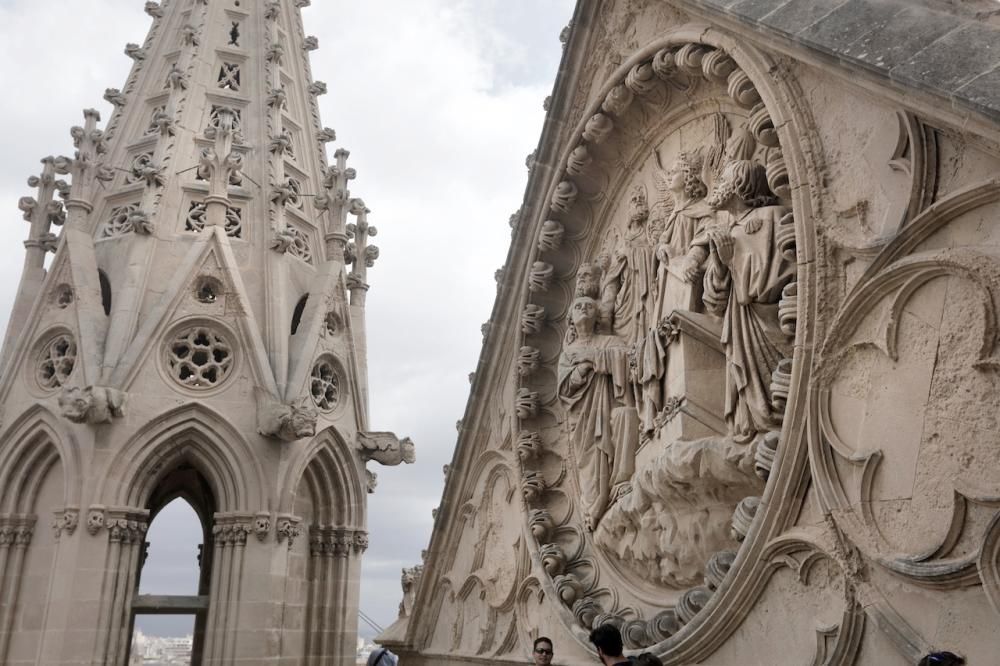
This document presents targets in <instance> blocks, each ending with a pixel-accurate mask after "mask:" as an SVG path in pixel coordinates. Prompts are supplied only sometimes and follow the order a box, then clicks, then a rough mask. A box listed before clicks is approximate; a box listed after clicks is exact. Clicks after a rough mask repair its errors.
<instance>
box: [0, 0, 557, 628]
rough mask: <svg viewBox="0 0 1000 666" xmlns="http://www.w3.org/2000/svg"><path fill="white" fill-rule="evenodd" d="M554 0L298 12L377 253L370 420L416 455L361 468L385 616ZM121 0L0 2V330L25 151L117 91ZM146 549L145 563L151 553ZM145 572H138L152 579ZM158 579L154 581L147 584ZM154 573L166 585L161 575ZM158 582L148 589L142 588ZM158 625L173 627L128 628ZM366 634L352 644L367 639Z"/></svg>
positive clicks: (469, 348) (541, 88)
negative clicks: (411, 460) (314, 45)
mask: <svg viewBox="0 0 1000 666" xmlns="http://www.w3.org/2000/svg"><path fill="white" fill-rule="evenodd" d="M573 5H574V2H573V0H365V1H364V2H349V1H347V0H314V2H313V6H312V7H310V8H308V9H305V10H304V15H305V21H306V31H307V33H308V34H314V35H316V36H317V37H319V40H320V46H321V48H320V50H319V51H316V52H314V53H313V56H312V62H313V75H314V76H315V77H316V78H317V79H320V80H323V81H326V82H327V84H328V86H329V90H330V94H328V95H326V96H325V97H322V98H320V101H321V108H322V115H323V122H324V124H325V125H327V126H330V127H333V128H335V129H336V130H337V134H338V142H337V143H336V144H332V145H331V150H332V149H333V148H335V147H344V148H348V149H349V150H350V151H351V164H352V166H354V167H355V168H356V169H357V170H358V179H357V180H356V181H355V182H354V183H353V185H352V188H351V189H352V193H353V194H354V195H355V196H361V197H363V198H364V199H365V201H366V203H367V204H368V205H369V207H370V208H371V209H372V211H373V213H372V215H371V216H370V221H371V222H372V223H373V224H375V225H376V226H377V227H378V229H379V235H378V237H377V238H376V239H375V242H376V243H377V244H378V245H379V247H380V248H381V250H382V256H381V259H380V260H379V261H378V263H377V264H376V266H375V268H374V269H372V270H371V271H370V272H369V276H370V280H369V281H370V282H371V283H372V290H371V292H370V293H369V296H368V327H369V354H370V361H369V367H370V375H371V396H372V397H371V403H372V404H371V415H372V427H373V428H374V429H376V430H393V431H395V432H397V433H399V434H400V435H409V436H411V437H412V438H413V440H414V441H415V442H416V443H417V447H418V463H417V465H414V466H408V467H400V468H380V469H378V470H377V471H378V474H379V487H378V491H377V492H376V494H375V495H374V496H371V499H370V503H369V530H370V532H371V548H370V549H369V551H368V553H367V555H366V558H365V563H364V571H363V580H362V609H363V610H364V611H365V612H366V613H367V614H368V615H370V616H371V617H373V618H374V619H375V620H376V621H377V622H378V623H379V624H381V625H382V626H388V625H389V624H390V623H392V622H393V621H394V619H395V617H396V607H397V604H398V603H399V598H400V594H401V593H400V588H399V574H400V569H401V568H402V567H404V566H411V565H413V564H416V563H418V562H419V561H420V551H421V550H422V549H423V548H425V547H426V543H427V539H428V538H429V535H430V532H431V525H432V521H431V509H432V508H433V507H435V506H436V505H437V504H438V502H439V500H440V497H441V490H442V485H443V477H442V466H443V465H444V464H445V463H447V462H449V461H450V460H451V455H452V452H453V449H454V446H455V441H456V437H457V433H456V430H455V422H456V421H457V420H458V419H459V418H461V416H462V414H463V412H464V409H465V402H466V399H467V397H468V390H469V382H468V374H469V372H470V371H471V370H473V369H474V368H475V366H476V361H477V358H478V356H479V350H480V345H481V336H480V332H479V327H480V325H481V324H482V323H483V322H484V321H486V320H487V319H488V318H489V314H490V311H491V309H492V305H493V300H494V297H495V294H496V286H495V283H494V280H493V273H494V271H495V270H496V269H497V268H498V267H500V266H501V265H502V263H503V261H504V258H505V257H506V253H507V247H508V245H509V242H510V229H509V227H508V224H507V221H508V218H509V216H510V214H511V213H512V212H513V211H514V210H516V209H517V208H518V206H519V205H520V202H521V197H522V194H523V191H524V186H525V183H526V179H527V170H526V168H525V164H524V161H525V157H526V156H527V154H528V153H530V152H531V151H532V150H534V148H535V146H536V144H537V141H538V136H539V132H540V130H541V123H542V120H543V111H542V101H543V99H544V98H545V97H546V96H547V95H548V94H549V93H550V92H551V89H552V83H553V80H554V77H555V74H556V70H557V68H558V64H559V58H560V56H561V46H560V43H559V40H558V35H559V32H560V30H561V29H562V28H563V26H564V25H565V24H566V23H567V21H568V20H569V18H570V16H571V15H572V11H573ZM142 6H143V2H142V1H141V0H86V2H79V0H46V1H45V2H39V1H38V0H0V63H2V64H0V68H2V69H0V80H2V81H3V82H4V85H5V88H6V90H7V92H8V94H6V95H3V96H0V120H2V122H3V124H4V126H6V127H7V130H6V131H5V132H4V134H3V140H2V141H3V143H2V148H3V160H0V210H3V211H6V217H7V219H8V223H7V224H4V225H0V241H2V247H3V248H5V249H4V250H3V254H2V260H0V325H2V326H6V318H7V316H8V313H9V311H10V308H11V306H12V303H13V298H14V290H15V288H16V284H17V281H18V278H19V275H20V268H21V261H22V257H23V249H22V246H21V241H22V240H24V238H25V237H26V234H27V225H26V224H25V223H24V222H22V221H21V214H20V212H19V211H18V210H17V199H18V197H20V196H23V195H26V194H29V193H30V192H29V190H28V188H27V186H26V185H25V179H26V178H27V176H29V175H30V174H34V173H37V171H38V169H39V159H40V158H41V157H43V156H45V155H49V154H65V153H68V152H69V151H70V150H71V148H72V145H71V142H70V137H69V128H70V127H71V126H72V125H75V124H79V123H80V120H81V114H80V112H81V109H83V108H85V107H96V108H99V109H100V110H101V111H102V114H103V116H104V118H105V119H106V118H107V117H109V116H110V107H109V106H108V105H107V104H106V103H105V102H103V101H102V99H101V97H102V94H103V92H104V89H105V88H109V87H122V86H123V85H124V82H125V77H126V75H127V73H128V68H129V65H130V63H131V61H130V60H129V59H128V58H126V57H125V55H124V54H123V52H122V49H123V47H124V45H125V43H126V42H142V40H143V38H144V36H145V34H146V31H147V29H148V27H149V18H148V17H147V16H146V15H145V14H144V13H143V11H142ZM186 511H188V510H187V509H185V508H184V507H178V506H173V507H171V508H170V510H168V511H165V512H164V513H163V514H161V518H160V519H159V520H158V521H157V523H156V524H154V529H155V531H154V532H153V533H152V534H151V535H150V538H151V541H152V542H153V543H154V553H152V554H151V559H150V561H149V564H148V565H147V570H148V573H149V576H148V585H149V586H151V588H152V589H149V588H148V589H147V590H144V591H149V592H154V591H160V592H161V593H162V592H167V591H174V592H175V593H176V587H177V582H178V581H181V580H183V579H184V574H185V570H187V571H190V562H191V561H192V560H193V554H192V553H193V552H194V549H195V545H194V544H196V543H197V542H198V541H199V539H198V538H197V531H196V530H194V531H193V530H192V529H191V522H190V521H186ZM157 543H162V544H164V545H163V546H161V547H160V549H159V550H158V552H156V551H157V549H156V547H155V544H157ZM154 572H155V575H154ZM157 581H160V582H157ZM164 581H170V582H169V583H167V582H164ZM168 584H169V585H170V587H168V588H166V589H159V590H157V589H156V587H157V586H158V585H168ZM147 626H148V628H149V629H151V630H153V631H154V632H156V633H167V634H169V633H177V632H179V631H180V627H183V625H181V624H177V623H169V622H166V623H165V622H163V621H160V622H159V623H154V624H150V625H147ZM369 634H370V632H369Z"/></svg>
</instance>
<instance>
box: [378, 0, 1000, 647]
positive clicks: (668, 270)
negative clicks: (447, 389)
mask: <svg viewBox="0 0 1000 666" xmlns="http://www.w3.org/2000/svg"><path fill="white" fill-rule="evenodd" d="M940 9H941V4H940V3H937V4H927V5H926V6H924V5H920V6H919V7H915V6H914V5H912V4H911V5H908V6H904V5H899V4H894V3H876V2H867V1H865V0H850V1H847V2H834V3H818V2H811V1H808V0H802V1H799V0H794V1H792V2H787V3H783V2H754V1H753V0H743V1H739V2H737V1H727V0H718V1H717V0H705V1H694V0H691V1H688V0H677V1H674V2H666V3H664V2H646V1H643V0H621V1H618V2H601V3H599V2H588V1H584V2H581V3H580V4H579V6H578V8H577V11H576V15H575V17H574V20H573V23H572V24H571V28H570V29H568V30H567V31H566V32H565V33H564V38H565V41H566V42H567V52H566V56H565V58H564V61H563V66H562V69H561V71H560V74H559V78H558V80H557V83H556V88H555V92H554V94H553V96H552V98H551V99H550V100H548V101H547V102H546V103H547V108H548V110H549V116H548V120H547V123H546V126H545V129H544V131H543V136H542V138H541V142H540V144H539V148H538V151H537V152H536V153H535V157H534V166H533V171H532V177H531V180H530V182H529V185H528V189H527V192H526V196H525V200H524V204H523V207H522V209H521V211H519V214H518V215H517V216H516V217H515V219H514V222H515V223H516V225H515V229H514V236H513V241H512V247H511V252H510V255H509V258H508V263H507V266H506V267H505V270H504V273H503V279H502V282H501V289H500V293H499V296H498V299H497V304H496V306H495V308H494V314H493V318H492V320H491V323H490V325H489V328H488V331H487V336H486V340H485V345H484V349H483V354H482V357H481V361H480V367H479V369H478V371H477V374H476V377H475V381H474V383H473V388H472V395H471V397H470V401H469V405H468V408H467V412H466V415H465V418H464V420H463V423H462V429H461V432H460V435H459V443H458V447H457V449H456V453H455V458H454V460H453V463H452V464H451V466H450V468H449V469H448V470H447V474H448V482H447V484H446V490H445V493H444V497H443V498H442V503H441V506H440V508H439V509H438V513H437V520H436V524H435V528H434V532H433V535H432V537H431V542H430V547H429V550H428V552H427V556H426V558H425V561H424V563H423V565H422V566H421V567H418V568H416V569H414V570H411V571H408V572H405V573H404V581H403V588H404V601H403V605H402V608H401V617H400V620H399V622H397V623H396V624H395V625H394V626H393V627H391V628H390V629H389V630H388V631H387V632H386V634H385V636H383V640H384V643H385V644H386V645H388V646H390V647H391V648H392V649H393V650H394V651H396V652H397V653H399V654H401V655H402V657H403V663H406V664H408V665H410V664H431V663H455V664H477V663H482V664H485V663H497V662H500V663H503V662H510V663H524V662H525V661H527V660H528V659H529V658H530V657H529V652H530V647H531V641H532V639H533V638H534V637H536V636H539V635H548V636H551V637H553V638H554V640H555V647H556V658H555V662H554V663H558V664H584V663H592V661H593V655H592V654H590V653H589V647H588V645H587V643H586V635H587V632H588V631H589V629H590V628H591V627H593V626H596V625H598V624H601V623H605V622H611V623H614V624H616V625H618V626H619V627H620V628H621V629H622V632H623V634H624V636H625V641H626V647H628V648H629V649H630V650H631V651H632V653H638V652H641V651H647V650H648V651H652V652H654V653H656V654H659V655H660V656H661V657H662V658H663V660H664V663H668V664H688V663H706V664H718V665H720V666H723V665H726V664H744V663H782V664H796V663H817V664H819V663H822V664H838V665H843V666H846V665H849V664H899V665H900V666H902V665H903V664H914V663H916V662H917V661H918V660H919V659H920V658H921V657H922V656H924V655H926V654H928V653H930V652H931V651H933V650H950V651H952V652H955V653H958V654H960V655H962V656H964V657H965V658H966V659H967V661H968V663H970V664H986V663H991V660H992V659H993V658H994V657H993V655H995V654H996V651H997V649H998V648H1000V642H998V638H997V636H996V632H995V631H993V627H995V626H996V623H997V619H998V618H997V613H998V612H1000V603H998V598H1000V574H998V571H1000V560H998V553H1000V547H998V545H997V544H998V543H1000V527H998V526H1000V517H998V515H1000V514H998V513H997V510H998V507H1000V500H998V499H997V498H998V497H1000V459H998V454H997V451H1000V448H998V446H997V445H998V443H1000V442H998V435H997V432H998V430H997V426H998V425H1000V424H998V423H997V409H996V407H997V405H998V404H1000V378H998V374H997V368H998V367H1000V366H998V363H1000V361H998V359H1000V351H998V348H997V336H998V328H997V323H996V312H997V306H998V305H1000V231H998V230H1000V226H998V223H997V220H998V219H1000V216H998V213H1000V184H998V182H997V180H996V174H997V173H998V167H1000V143H998V140H1000V132H998V127H997V125H996V118H997V112H996V111H997V109H996V108H995V107H994V106H993V101H992V100H991V99H990V98H989V96H986V95H974V94H972V91H973V89H974V88H975V87H976V85H979V84H983V83H984V82H985V81H988V80H989V78H990V77H991V76H992V74H991V73H990V72H992V71H993V70H994V68H996V66H997V65H998V64H1000V58H998V55H997V53H998V51H997V49H1000V33H997V32H996V27H995V26H993V25H992V24H991V23H990V22H989V21H987V20H983V21H978V20H977V18H976V15H975V14H973V13H969V12H957V11H956V12H950V13H941V12H939V10H940ZM986 18H989V17H988V16H987V17H986ZM963 35H964V38H963ZM938 40H941V41H938ZM949 45H950V46H949ZM925 47H926V49H925ZM957 53H961V54H962V55H961V57H952V56H953V55H955V54H957ZM907 72H909V74H906V75H905V76H904V74H905V73H907ZM977 82H978V84H977Z"/></svg>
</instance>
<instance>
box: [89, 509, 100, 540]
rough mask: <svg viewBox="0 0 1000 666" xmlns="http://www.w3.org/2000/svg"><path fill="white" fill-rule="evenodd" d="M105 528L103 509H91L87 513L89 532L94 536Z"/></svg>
mask: <svg viewBox="0 0 1000 666" xmlns="http://www.w3.org/2000/svg"><path fill="white" fill-rule="evenodd" d="M103 527H104V511H102V510H101V509H91V510H90V511H89V512H88V513H87V531H88V532H90V533H91V534H92V535H94V534H97V533H98V532H100V531H101V528H103Z"/></svg>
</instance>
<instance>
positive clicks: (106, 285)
mask: <svg viewBox="0 0 1000 666" xmlns="http://www.w3.org/2000/svg"><path fill="white" fill-rule="evenodd" d="M97 278H98V279H99V280H100V282H101V304H102V305H103V306H104V314H105V315H107V316H110V315H111V281H110V280H108V274H107V273H105V272H104V271H102V270H101V269H100V268H98V269H97Z"/></svg>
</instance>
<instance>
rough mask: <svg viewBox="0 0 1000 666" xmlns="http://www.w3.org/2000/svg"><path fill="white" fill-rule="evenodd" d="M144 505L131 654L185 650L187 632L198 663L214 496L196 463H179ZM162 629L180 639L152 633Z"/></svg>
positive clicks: (193, 661)
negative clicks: (144, 531)
mask: <svg viewBox="0 0 1000 666" xmlns="http://www.w3.org/2000/svg"><path fill="white" fill-rule="evenodd" d="M146 508H147V509H148V510H149V515H150V528H149V531H148V532H147V537H146V538H147V541H146V543H145V547H144V549H143V552H142V555H141V557H140V558H139V562H138V567H139V570H138V572H137V575H136V588H135V595H134V597H133V600H132V627H131V628H130V634H131V636H132V643H131V644H130V647H129V655H130V656H131V657H132V658H136V657H143V656H146V655H144V654H143V652H144V651H147V652H150V651H169V650H170V649H173V650H174V651H175V652H177V653H180V652H183V651H184V650H185V649H187V644H186V641H185V640H184V637H185V636H186V634H187V633H188V632H189V633H190V636H191V643H190V654H191V660H190V663H191V664H192V665H197V664H201V663H202V654H203V650H204V644H205V630H206V621H207V616H208V608H209V594H210V589H211V571H212V554H213V551H212V545H213V538H212V528H213V515H214V514H215V512H216V508H217V507H216V502H215V496H214V494H213V492H212V488H211V486H210V484H209V483H208V481H207V480H206V479H205V477H204V476H203V475H202V474H201V473H200V472H199V471H198V470H197V468H195V467H194V466H193V465H191V464H190V463H187V462H180V463H179V464H178V465H177V466H176V467H175V468H174V469H173V470H171V471H170V472H168V473H167V474H166V475H165V476H163V478H162V479H161V480H160V482H159V483H158V485H157V486H156V488H155V489H154V490H153V492H152V493H151V494H150V497H149V502H148V504H147V507H146ZM164 634H168V635H171V637H176V638H178V639H180V640H179V641H177V642H176V643H174V644H171V643H169V642H167V641H166V640H164V639H163V638H159V639H158V640H157V639H152V638H150V636H151V635H158V636H160V637H163V636H164ZM150 656H151V655H150ZM139 663H141V662H139Z"/></svg>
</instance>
